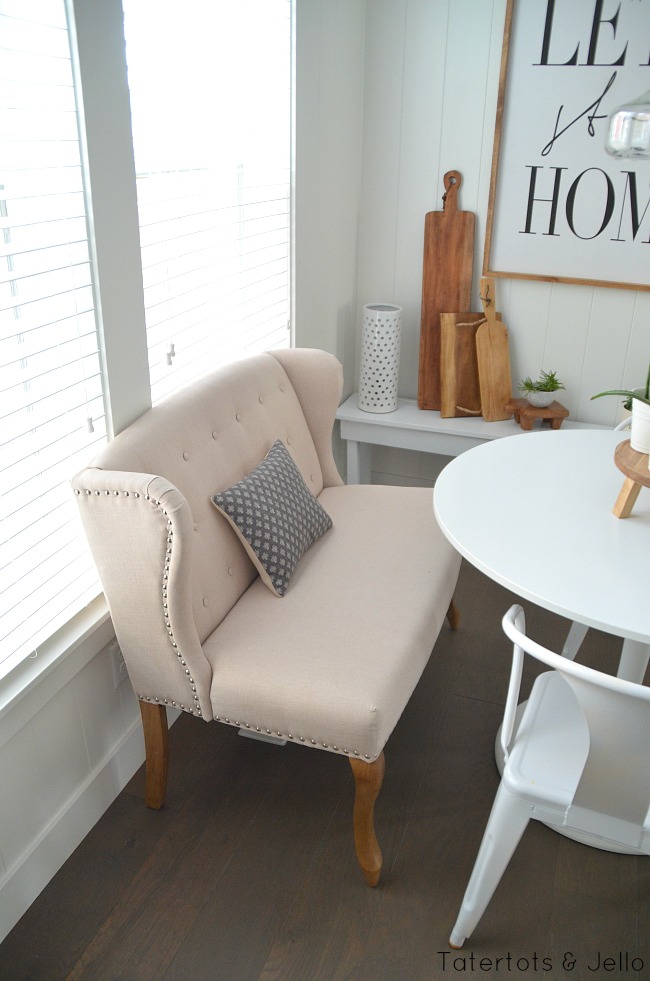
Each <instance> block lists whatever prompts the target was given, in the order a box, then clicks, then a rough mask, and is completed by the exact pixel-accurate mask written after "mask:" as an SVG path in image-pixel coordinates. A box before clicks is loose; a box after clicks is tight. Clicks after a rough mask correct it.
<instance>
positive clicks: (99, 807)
mask: <svg viewBox="0 0 650 981" xmlns="http://www.w3.org/2000/svg"><path fill="white" fill-rule="evenodd" d="M171 721H172V720H170V722H171ZM143 762H144V741H143V737H142V726H141V724H140V719H139V717H138V718H136V719H135V720H134V721H133V722H132V724H131V725H130V726H129V728H128V729H127V731H126V732H125V733H124V735H123V736H122V738H121V739H120V741H119V743H118V744H117V745H116V746H114V747H113V750H112V751H111V753H110V754H109V755H108V756H107V757H106V758H105V759H104V760H103V761H102V763H101V764H100V765H99V766H98V767H96V769H95V770H94V771H93V772H92V773H91V774H90V775H89V777H88V779H87V780H86V781H84V783H83V784H81V785H80V786H79V787H78V788H77V790H76V791H75V793H74V794H73V795H72V796H71V797H70V799H69V800H68V801H67V802H66V804H65V806H64V807H62V808H61V809H60V810H59V811H58V812H57V813H56V814H55V815H54V816H53V817H52V819H51V821H50V822H49V823H48V825H47V826H46V827H45V828H44V829H43V831H42V833H41V834H40V835H39V836H38V838H36V839H35V840H34V841H33V842H32V843H31V844H30V847H29V849H28V850H27V851H25V852H24V853H23V854H22V855H21V856H20V857H19V858H18V859H17V860H16V861H15V862H14V863H13V865H12V866H11V868H9V869H8V870H7V871H6V873H5V874H4V875H3V876H2V878H1V879H0V942H1V941H2V940H4V938H5V937H6V936H7V934H8V933H9V932H10V931H11V930H12V929H13V927H14V926H15V925H16V923H17V922H18V920H19V919H20V918H21V916H22V915H23V914H24V913H25V912H26V911H27V910H28V909H29V907H30V906H31V904H32V903H33V902H34V900H35V899H36V898H37V896H38V895H39V894H40V892H41V891H42V890H43V889H44V888H45V886H46V885H47V884H48V882H49V881H50V879H51V878H52V877H53V876H54V875H55V874H56V873H57V872H58V870H59V869H60V868H61V866H62V865H63V863H64V862H65V861H66V860H67V859H68V858H69V857H70V855H71V854H72V853H73V851H74V850H75V848H77V846H78V845H79V844H80V843H81V842H82V841H83V839H84V838H85V836H86V835H87V834H88V832H89V831H90V830H91V828H92V827H93V826H94V825H95V824H96V823H97V821H98V820H99V819H100V817H101V816H102V814H103V813H104V811H106V810H107V808H108V807H110V805H111V804H112V803H113V801H114V800H115V798H116V797H117V796H118V794H119V793H120V791H121V790H122V789H123V788H124V787H125V786H126V784H127V783H128V782H129V780H130V779H131V777H132V776H133V774H134V773H135V772H136V770H137V769H138V767H140V766H141V764H142V763H143Z"/></svg>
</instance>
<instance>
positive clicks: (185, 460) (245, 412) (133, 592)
mask: <svg viewBox="0 0 650 981" xmlns="http://www.w3.org/2000/svg"><path fill="white" fill-rule="evenodd" d="M341 391H342V369H341V365H340V364H339V362H338V361H337V360H336V358H334V357H333V356H332V355H329V354H327V353H325V352H323V351H317V350H306V349H296V350H281V351H273V352H270V353H267V354H262V355H258V356H256V357H252V358H246V359H243V360H242V361H238V362H236V363H233V364H230V365H227V366H226V367H224V368H221V369H218V370H216V371H211V372H208V373H207V374H206V375H205V376H203V377H202V378H201V379H200V380H198V381H196V382H195V383H193V384H192V385H190V386H188V387H187V388H185V389H182V390H181V391H179V392H177V393H176V394H174V395H172V396H169V397H168V398H167V399H165V400H164V401H163V402H161V403H160V404H159V405H157V406H155V407H154V408H153V409H152V410H150V411H149V412H147V413H145V414H144V415H143V416H142V417H141V418H140V419H138V420H137V421H136V422H135V423H133V425H131V426H129V427H128V429H126V430H125V431H124V432H122V433H120V434H119V435H118V436H117V437H115V439H113V440H112V441H111V442H110V443H109V444H108V445H107V446H106V447H105V448H104V449H103V450H102V451H101V452H100V454H99V456H98V457H97V458H96V459H95V460H94V461H93V463H92V464H91V465H90V466H89V467H88V468H87V469H85V470H84V471H82V472H81V473H80V474H78V475H77V476H76V477H75V479H74V481H73V488H74V491H75V493H76V496H77V501H78V504H79V507H80V511H81V515H82V519H83V522H84V526H85V529H86V533H87V536H88V540H89V542H90V545H91V549H92V552H93V556H94V558H95V561H96V564H97V568H98V570H99V574H100V577H101V581H102V585H103V588H104V592H105V594H106V597H107V600H108V604H109V608H110V612H111V616H112V619H113V625H114V628H115V632H116V635H117V639H118V641H119V644H120V647H121V649H122V652H123V655H124V659H125V662H126V666H127V670H128V672H129V677H130V680H131V684H132V685H133V688H134V690H135V692H136V694H137V696H138V698H139V699H140V707H141V712H142V719H143V725H144V734H145V746H146V759H147V803H148V804H149V806H151V807H155V808H157V807H160V806H161V805H162V803H163V801H164V797H165V786H166V775H167V765H168V762H167V760H168V743H167V715H166V710H167V707H171V708H176V709H180V710H181V711H184V712H188V713H190V714H192V715H194V716H195V717H197V718H200V719H202V720H204V721H210V720H215V721H218V722H222V723H225V724H226V725H230V726H234V727H236V728H237V729H240V730H241V731H242V732H244V733H247V734H252V735H254V736H261V737H268V738H272V739H276V740H280V741H285V740H286V741H289V742H294V743H296V744H297V745H300V746H306V747H310V748H316V749H321V750H325V751H327V752H330V753H335V754H337V755H339V756H344V757H347V758H348V759H349V760H350V763H351V766H352V770H353V773H354V778H355V785H356V798H355V811H354V830H355V843H356V850H357V857H358V860H359V863H360V865H361V867H362V869H363V871H364V874H365V876H366V879H367V881H368V882H369V883H371V884H373V885H374V884H375V883H376V882H377V880H378V879H379V873H380V869H381V852H380V850H379V846H378V844H377V840H376V836H375V832H374V824H373V809H374V803H375V799H376V797H377V794H378V793H379V789H380V787H381V782H382V778H383V773H384V746H385V744H386V741H387V740H388V738H389V736H390V734H391V732H392V730H393V728H394V726H395V725H396V723H397V721H398V719H399V717H400V715H401V713H402V711H403V709H404V707H405V705H406V703H407V702H408V700H409V698H410V696H411V693H412V691H413V689H414V687H415V685H416V684H417V682H418V680H419V678H420V675H421V673H422V671H423V669H424V667H425V665H426V663H427V661H428V658H429V656H430V654H431V650H432V648H433V645H434V643H435V641H436V638H437V636H438V633H439V631H440V628H441V626H442V624H443V622H444V620H445V616H446V615H448V616H449V619H450V622H452V625H455V623H456V613H455V610H454V608H453V606H452V605H450V604H451V601H452V596H453V591H454V588H455V585H456V580H457V577H458V570H459V566H460V558H459V556H458V554H457V553H456V552H455V551H454V549H453V548H452V547H451V546H450V545H449V543H448V542H447V540H446V538H445V537H444V535H443V534H442V533H441V531H440V529H439V528H438V526H437V524H436V521H435V517H434V515H433V508H432V503H431V491H430V489H427V488H418V487H396V486H393V487H385V486H367V485H366V486H364V485H355V486H346V485H345V484H344V483H343V481H342V480H341V477H340V476H339V473H338V470H337V468H336V465H335V462H334V457H333V454H332V429H333V426H334V420H335V414H336V410H337V407H338V404H339V401H340V397H341ZM279 443H281V444H283V445H282V447H281V448H280V449H281V451H282V454H283V456H284V463H283V467H284V470H285V471H286V472H288V470H289V469H291V468H293V470H294V471H295V472H294V473H293V477H292V480H293V481H294V482H293V484H292V485H291V487H292V489H291V490H290V491H287V490H281V491H279V492H277V493H276V491H275V485H274V484H273V482H272V489H273V492H274V493H275V498H274V500H275V504H276V505H277V510H278V512H279V518H280V519H281V521H282V522H285V523H287V524H289V525H291V521H290V520H289V519H290V517H291V515H295V513H296V511H297V510H299V511H300V509H297V508H296V502H297V501H299V500H302V501H303V503H304V502H305V501H306V505H308V506H309V509H311V511H320V510H321V509H323V510H324V511H325V512H326V514H327V515H329V517H330V518H331V522H332V527H331V528H329V530H324V529H325V527H326V524H322V525H321V526H320V527H319V530H318V533H317V534H316V535H315V537H316V540H314V541H313V543H312V544H311V545H310V547H309V548H307V550H306V551H305V552H304V554H302V557H301V558H300V559H299V561H298V563H297V565H296V567H295V570H294V572H293V575H292V577H291V580H290V582H289V585H288V588H287V589H286V593H285V594H284V595H283V596H281V595H278V594H277V593H275V592H274V591H273V589H272V588H271V586H272V584H273V579H272V576H271V575H270V573H269V569H267V568H266V566H265V565H264V562H263V561H262V560H261V559H260V557H259V556H258V555H257V554H256V553H255V550H254V548H253V545H251V543H250V542H248V541H247V540H244V538H243V537H242V535H241V534H238V532H237V530H236V529H235V527H233V523H232V521H234V519H235V518H236V516H237V515H236V509H235V512H233V513H231V514H226V512H225V511H224V510H217V508H216V507H215V504H214V503H213V498H215V497H216V498H217V499H218V500H219V501H222V503H223V500H226V498H228V495H231V496H232V495H233V494H234V493H235V492H234V488H240V490H241V488H242V487H245V488H246V492H247V493H254V492H255V483H254V482H255V480H258V478H259V477H260V474H261V472H262V470H263V469H264V467H265V466H267V471H266V473H265V480H268V478H269V473H270V471H269V470H268V460H269V459H270V458H271V457H272V455H273V454H275V453H276V452H277V449H278V444H279ZM269 451H270V452H269ZM296 475H297V476H296ZM222 499H223V500H222ZM301 507H302V505H301ZM224 508H225V505H224ZM271 510H273V509H271V508H268V509H267V511H266V512H264V513H265V514H267V515H268V513H270V511H271ZM233 515H234V517H233ZM297 521H298V523H301V522H302V521H303V515H302V511H300V513H299V514H298V517H297ZM234 524H235V525H236V521H234ZM239 530H241V529H239ZM321 531H322V532H323V533H322V534H321ZM265 534H266V532H265ZM253 538H254V536H253ZM275 547H276V543H275V540H274V538H273V536H271V546H270V548H271V551H272V549H273V548H275ZM263 552H264V549H261V550H260V554H263ZM269 568H270V566H269ZM258 573H260V574H258ZM269 580H270V581H271V585H269ZM448 611H449V612H448Z"/></svg>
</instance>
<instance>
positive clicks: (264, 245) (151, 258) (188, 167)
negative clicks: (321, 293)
mask: <svg viewBox="0 0 650 981" xmlns="http://www.w3.org/2000/svg"><path fill="white" fill-rule="evenodd" d="M179 10H180V8H179V6H178V3H177V2H176V0H125V2H124V11H125V36H126V42H127V62H128V71H129V89H130V94H131V111H132V125H133V143H134V151H135V162H136V171H137V190H138V209H139V215H140V236H141V248H142V270H143V280H144V292H145V308H146V321H147V337H148V349H149V367H150V376H151V389H152V399H153V401H154V402H156V401H158V400H160V399H161V398H162V397H163V396H164V395H166V394H167V393H168V392H170V391H171V390H173V389H174V388H176V387H178V386H179V385H181V384H184V383H186V382H188V381H189V380H191V379H192V378H193V377H195V376H196V375H197V374H199V373H201V372H202V371H205V370H206V369H208V368H211V367H214V366H215V365H218V364H222V363H225V362H227V361H229V360H232V359H234V358H236V357H240V356H242V355H246V354H252V353H257V352H259V351H263V350H267V349H269V348H273V347H286V346H288V345H289V343H290V335H289V316H290V314H289V303H290V161H291V132H290V121H291V2H290V0H213V2H211V3H209V4H206V3H205V2H204V0H185V3H183V6H182V15H180V16H179ZM154 25H155V29H153V26H154Z"/></svg>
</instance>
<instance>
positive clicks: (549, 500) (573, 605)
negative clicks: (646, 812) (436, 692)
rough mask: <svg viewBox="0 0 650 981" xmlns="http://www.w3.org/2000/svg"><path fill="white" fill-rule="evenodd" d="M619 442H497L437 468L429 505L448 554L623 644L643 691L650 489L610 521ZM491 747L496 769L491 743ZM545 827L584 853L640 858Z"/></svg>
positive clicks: (595, 435)
mask: <svg viewBox="0 0 650 981" xmlns="http://www.w3.org/2000/svg"><path fill="white" fill-rule="evenodd" d="M624 438H626V437H625V435H624V434H623V433H621V432H617V431H613V430H586V431H585V430H578V431H575V430H573V431H572V430H566V431H562V430H556V431H549V430H542V431H539V430H538V431H536V432H530V433H522V434H521V435H517V436H510V437H506V438H504V439H496V440H494V441H493V442H491V443H485V444H484V445H482V446H478V447H476V448H475V449H472V450H468V451H467V452H466V453H463V454H462V455H461V456H458V457H456V458H455V459H453V460H452V461H451V463H449V464H448V465H447V466H446V467H445V469H444V470H443V471H442V473H441V474H440V476H439V477H438V479H437V481H436V485H435V488H434V492H433V503H434V510H435V514H436V518H437V520H438V523H439V524H440V527H441V529H442V531H443V532H444V534H445V535H446V536H447V538H448V539H449V541H450V542H451V543H452V545H454V546H455V547H456V548H457V549H458V551H459V552H460V553H461V555H463V556H464V557H465V558H466V559H468V561H469V562H471V563H472V565H475V566H476V567H477V568H478V569H480V570H481V571H482V572H484V573H485V574H486V575H488V576H490V578H492V579H494V580H495V581H496V582H498V583H501V585H502V586H505V587H507V588H508V589H509V590H511V591H512V592H514V593H516V594H517V595H519V596H521V597H523V598H525V599H528V600H531V601H532V602H533V603H536V604H538V605H539V606H542V607H545V608H546V609H548V610H552V611H553V612H555V613H559V614H561V615H562V616H565V617H568V618H569V619H570V620H572V621H574V622H577V623H578V624H584V625H585V626H591V627H597V628H599V629H600V630H604V631H606V632H607V633H611V634H614V635H616V636H619V637H622V638H623V652H622V656H621V661H620V665H619V669H618V675H619V677H625V678H627V679H628V680H630V681H637V682H640V681H642V680H643V676H644V673H645V669H646V666H647V664H648V659H649V657H650V589H649V588H648V585H649V580H648V564H649V563H650V489H645V488H644V489H642V491H641V494H640V495H639V498H638V500H637V502H636V504H635V506H634V510H633V511H632V514H631V515H630V517H629V518H625V519H621V518H616V517H615V516H614V515H613V514H612V508H613V507H614V504H615V502H616V499H617V497H618V494H619V491H620V489H621V486H622V483H623V481H624V479H625V477H624V475H623V474H622V473H621V471H620V470H619V469H618V467H617V466H616V464H615V463H614V450H615V448H616V446H617V445H618V443H620V442H622V441H623V439H624ZM503 612H504V613H505V612H506V611H505V610H504V611H503ZM578 634H579V631H578ZM573 653H575V651H573ZM522 709H523V704H522V705H521V706H520V707H519V714H520V713H521V710H522ZM495 749H496V757H497V765H498V767H499V770H502V769H503V757H502V754H501V748H500V740H499V736H498V735H497V739H496V747H495ZM553 827H554V829H555V830H556V831H559V832H560V833H563V834H566V835H567V836H568V837H571V838H574V839H576V840H578V841H582V842H584V843H585V844H589V845H595V846H596V847H600V848H606V850H611V851H620V852H632V853H634V854H636V853H638V849H628V848H625V847H623V846H621V847H618V846H613V845H612V846H604V845H603V844H602V842H601V841H598V840H596V839H595V838H594V837H593V836H591V835H588V834H586V833H585V834H582V833H579V832H573V831H567V829H562V828H557V827H555V826H553Z"/></svg>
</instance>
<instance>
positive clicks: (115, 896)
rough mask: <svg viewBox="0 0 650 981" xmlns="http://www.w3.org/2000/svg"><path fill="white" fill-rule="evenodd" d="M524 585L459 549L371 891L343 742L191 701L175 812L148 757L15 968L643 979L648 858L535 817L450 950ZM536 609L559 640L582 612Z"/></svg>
mask: <svg viewBox="0 0 650 981" xmlns="http://www.w3.org/2000/svg"><path fill="white" fill-rule="evenodd" d="M513 600H514V597H513V596H512V595H511V594H509V593H507V592H506V591H505V590H503V589H501V587H499V586H496V585H495V584H494V583H492V582H491V581H489V580H488V579H486V578H484V577H483V576H482V575H481V574H480V573H478V572H476V571H475V570H473V569H472V568H471V567H469V566H467V565H466V564H463V569H462V572H461V579H460V583H459V588H458V592H457V601H458V605H459V608H460V610H461V614H462V623H461V628H460V630H459V631H457V632H456V633H452V632H451V631H450V630H449V629H448V627H447V626H446V625H445V626H444V627H443V630H442V633H441V636H440V639H439V641H438V644H437V645H436V648H435V650H434V652H433V655H432V657H431V660H430V662H429V666H428V668H427V670H426V672H425V674H424V675H423V677H422V680H421V682H420V684H419V686H418V688H417V689H416V691H415V693H414V695H413V698H412V699H411V702H410V704H409V706H408V708H407V710H406V712H405V714H404V715H403V717H402V719H401V720H400V723H399V725H398V727H397V728H396V730H395V732H394V733H393V736H392V737H391V739H390V741H389V743H388V746H387V749H386V763H387V770H386V779H385V782H384V786H383V790H382V793H381V795H380V798H379V801H378V804H377V813H376V818H377V830H378V836H379V839H380V843H381V845H382V850H383V854H384V872H383V875H382V880H381V882H380V884H379V886H378V888H377V889H374V890H373V889H370V888H368V887H367V886H366V885H365V884H364V881H363V878H362V875H361V873H360V871H359V869H358V866H357V864H356V860H355V856H354V850H353V842H352V794H353V784H352V775H351V771H350V767H349V766H348V765H347V763H346V761H345V760H344V759H341V758H339V757H336V756H334V755H331V754H328V753H323V752H312V751H307V750H305V749H304V748H300V747H297V746H292V745H289V746H287V747H285V748H284V749H279V748H277V747H273V746H268V745H264V744H262V743H258V742H253V741H250V740H247V739H242V738H240V737H239V736H238V735H237V734H236V732H235V731H234V730H233V729H231V728H229V727H226V726H221V725H218V724H214V725H206V724H204V723H202V722H199V721H198V720H195V719H192V718H189V717H187V716H183V717H181V718H180V719H179V721H178V722H177V723H176V725H174V726H173V728H172V730H171V733H170V745H171V775H170V788H169V794H168V802H167V805H166V806H165V808H164V809H163V810H162V811H160V812H153V811H149V810H147V809H146V808H145V807H144V805H143V803H142V797H143V783H144V781H143V774H142V772H139V773H138V774H137V775H136V776H135V777H134V779H133V780H132V781H131V783H130V784H129V785H128V786H127V787H126V788H125V790H124V791H123V792H122V793H121V794H120V796H119V797H118V799H117V800H116V801H115V802H114V804H113V805H112V806H111V808H110V809H109V810H108V811H107V813H106V814H105V815H104V817H103V818H102V820H101V821H100V822H99V823H98V824H97V825H96V826H95V828H94V829H93V830H92V832H91V833H90V834H89V835H88V836H87V838H86V839H85V840H84V841H83V842H82V844H81V845H80V847H79V848H78V849H77V851H76V852H75V854H74V855H73V856H72V857H71V858H70V859H69V861H68V862H67V863H66V864H65V866H64V867H63V868H62V869H61V870H60V872H59V873H58V875H57V876H56V877H55V878H54V879H53V880H52V882H51V883H50V884H49V886H48V887H47V888H46V889H45V890H44V892H43V893H42V894H41V895H40V896H39V898H38V899H37V900H36V902H35V903H34V904H33V906H32V907H31V908H30V910H28V912H27V913H26V915H25V916H24V917H23V919H22V920H21V921H20V923H19V924H18V925H17V926H16V927H15V928H14V930H13V931H12V933H11V934H10V935H9V937H8V938H7V939H6V940H5V942H4V943H3V944H2V945H1V946H0V979H1V981H59V979H61V981H63V979H77V978H78V979H88V981H90V979H93V981H95V979H97V981H99V979H103V981H145V979H151V981H344V979H347V981H425V979H426V981H431V979H446V978H479V977H480V978H495V979H497V981H498V979H502V978H519V979H532V978H538V977H540V978H541V977H548V978H549V979H552V981H553V979H556V978H572V979H576V978H580V979H584V978H590V979H593V978H612V977H616V978H621V977H622V978H650V916H649V906H650V862H649V861H648V860H647V859H642V858H636V857H634V856H628V855H614V854H611V853H608V852H603V851H598V850H596V849H592V848H588V847H587V846H584V845H581V844H578V843H576V842H573V841H570V840H568V839H566V838H564V837H562V836H561V835H559V834H556V833H555V832H553V831H551V830H549V829H548V828H546V827H544V826H542V825H540V824H538V823H536V822H533V823H532V824H531V825H530V826H529V828H528V830H527V832H526V834H525V835H524V838H523V840H522V842H521V844H520V846H519V848H518V850H517V852H516V853H515V856H514V858H513V860H512V862H511V864H510V866H509V868H508V870H507V872H506V874H505V876H504V879H503V880H502V882H501V884H500V886H499V888H498V890H497V892H496V893H495V896H494V898H493V900H492V903H491V904H490V906H489V907H488V910H487V912H486V914H485V916H484V918H483V920H482V921H481V923H480V924H479V927H478V928H477V931H476V933H475V934H474V936H473V937H472V938H471V940H470V941H469V942H468V944H467V946H466V948H465V950H463V951H462V952H458V951H455V952H452V951H450V950H449V948H448V946H447V939H448V936H449V931H450V929H451V926H452V924H453V922H454V919H455V916H456V913H457V910H458V905H459V903H460V900H461V897H462V894H463V892H464V889H465V885H466V882H467V878H468V876H469V873H470V871H471V868H472V865H473V862H474V857H475V854H476V849H477V847H478V844H479V841H480V838H481V835H482V832H483V827H484V824H485V820H486V818H487V815H488V812H489V809H490V806H491V802H492V798H493V795H494V792H495V789H496V786H497V782H498V776H497V771H496V768H495V765H494V736H495V733H496V730H497V727H498V725H499V723H500V717H501V711H502V705H503V700H504V697H505V689H506V680H507V675H508V670H509V664H510V650H509V643H508V642H507V641H506V639H505V637H504V636H503V635H502V633H501V629H500V620H501V616H502V615H503V613H504V612H505V610H506V609H507V608H508V606H509V605H510V603H511V602H512V601H513ZM524 606H525V607H526V611H527V616H528V628H529V631H530V632H531V633H532V634H533V635H534V636H535V637H536V638H537V639H540V640H541V641H543V642H544V643H546V644H548V645H549V646H551V647H553V646H555V647H556V648H558V647H561V644H562V642H563V639H564V635H565V633H566V630H567V627H568V623H567V622H566V621H565V620H562V619H561V618H560V617H557V616H554V615H551V614H549V613H546V612H544V611H542V610H539V609H537V608H535V607H532V606H531V605H530V604H524ZM619 648H620V642H617V641H616V640H614V639H613V638H610V637H608V636H606V635H604V634H601V633H599V632H597V631H590V633H589V635H588V638H587V641H586V642H585V646H584V650H583V653H582V654H581V659H584V660H588V661H589V663H591V664H594V665H595V666H598V667H601V668H603V669H606V670H615V667H616V661H617V655H618V651H619ZM530 677H531V676H530V674H528V675H527V676H526V679H525V688H527V687H529V685H530ZM622 765H624V761H622ZM605 958H612V961H611V962H610V961H605V960H604V959H605ZM572 964H573V966H571V965H572ZM612 964H613V965H614V966H613V967H612Z"/></svg>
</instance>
